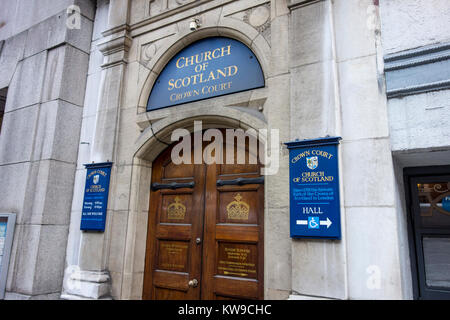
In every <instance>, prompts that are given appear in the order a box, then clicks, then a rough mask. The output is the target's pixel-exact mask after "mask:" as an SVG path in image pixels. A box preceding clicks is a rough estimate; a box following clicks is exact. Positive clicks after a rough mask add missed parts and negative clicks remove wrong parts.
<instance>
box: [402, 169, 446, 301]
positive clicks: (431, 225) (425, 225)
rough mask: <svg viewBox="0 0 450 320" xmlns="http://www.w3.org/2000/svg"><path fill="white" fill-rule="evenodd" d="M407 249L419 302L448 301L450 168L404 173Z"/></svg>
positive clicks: (409, 170)
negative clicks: (407, 227)
mask: <svg viewBox="0 0 450 320" xmlns="http://www.w3.org/2000/svg"><path fill="white" fill-rule="evenodd" d="M405 175H406V179H407V182H408V189H409V194H408V196H407V199H408V203H409V205H408V207H409V208H410V212H409V214H410V216H409V217H410V218H409V224H410V249H411V260H412V262H413V263H412V270H413V275H414V276H413V281H414V282H415V296H416V298H419V299H449V298H450V268H449V266H450V167H449V166H444V167H428V168H408V169H405Z"/></svg>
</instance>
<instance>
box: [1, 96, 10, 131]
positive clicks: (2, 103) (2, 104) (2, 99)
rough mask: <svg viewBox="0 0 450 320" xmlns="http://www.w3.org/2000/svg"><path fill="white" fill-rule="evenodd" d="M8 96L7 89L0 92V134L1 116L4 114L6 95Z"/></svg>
mask: <svg viewBox="0 0 450 320" xmlns="http://www.w3.org/2000/svg"><path fill="white" fill-rule="evenodd" d="M7 94H8V88H4V89H1V90H0V132H1V131H2V123H3V114H4V113H5V105H6V95H7Z"/></svg>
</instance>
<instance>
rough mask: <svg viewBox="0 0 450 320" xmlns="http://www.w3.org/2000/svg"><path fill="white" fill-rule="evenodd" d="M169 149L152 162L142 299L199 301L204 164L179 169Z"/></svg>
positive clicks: (184, 165)
mask: <svg viewBox="0 0 450 320" xmlns="http://www.w3.org/2000/svg"><path fill="white" fill-rule="evenodd" d="M171 150H172V148H168V149H167V150H165V151H164V152H163V153H162V154H161V155H160V156H159V157H158V159H156V160H155V161H154V163H153V173H152V175H153V176H152V190H151V194H150V199H151V201H150V212H152V213H153V217H151V219H152V221H150V223H149V230H148V232H149V234H148V237H147V248H146V251H147V252H146V263H145V276H144V292H143V298H144V299H154V300H196V299H200V293H201V292H200V288H201V284H200V281H201V271H202V265H201V264H202V245H203V244H202V239H203V221H204V188H205V169H206V168H205V166H204V165H195V164H180V165H175V164H173V163H172V161H171V157H170V154H171Z"/></svg>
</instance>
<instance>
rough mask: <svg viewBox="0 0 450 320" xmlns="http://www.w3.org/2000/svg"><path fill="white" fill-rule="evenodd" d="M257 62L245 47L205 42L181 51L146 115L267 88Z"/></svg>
mask: <svg viewBox="0 0 450 320" xmlns="http://www.w3.org/2000/svg"><path fill="white" fill-rule="evenodd" d="M264 85H265V84H264V75H263V72H262V69H261V66H260V64H259V62H258V59H257V58H256V56H255V55H254V54H253V52H252V51H251V50H250V49H249V48H248V47H247V46H246V45H244V44H243V43H241V42H239V41H237V40H233V39H230V38H225V37H212V38H205V39H202V40H199V41H197V42H194V43H193V44H191V45H189V46H188V47H186V48H184V49H183V50H181V51H180V52H179V53H178V54H177V55H175V57H173V58H172V59H171V60H170V61H169V63H168V64H167V65H166V66H165V67H164V69H163V70H162V71H161V73H160V75H159V77H158V78H157V79H156V82H155V84H154V85H153V89H152V91H151V93H150V97H149V99H148V102H147V111H152V110H156V109H160V108H165V107H169V106H174V105H178V104H182V103H187V102H192V101H198V100H203V99H208V98H212V97H217V96H221V95H225V94H230V93H235V92H240V91H245V90H250V89H255V88H260V87H264Z"/></svg>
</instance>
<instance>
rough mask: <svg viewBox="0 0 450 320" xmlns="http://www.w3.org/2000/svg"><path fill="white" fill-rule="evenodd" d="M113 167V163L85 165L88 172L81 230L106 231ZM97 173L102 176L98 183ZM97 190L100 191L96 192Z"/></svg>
mask: <svg viewBox="0 0 450 320" xmlns="http://www.w3.org/2000/svg"><path fill="white" fill-rule="evenodd" d="M112 165H113V164H112V162H104V163H93V164H85V165H84V166H85V168H86V170H87V171H86V183H85V187H84V198H83V208H82V212H81V224H80V230H83V231H87V230H92V231H105V223H106V211H107V208H108V194H109V183H110V177H111V168H112ZM96 171H98V172H99V173H100V174H99V175H98V177H97V181H94V179H95V178H94V176H93V174H94V173H96ZM91 176H92V177H91ZM94 187H95V188H94ZM95 189H98V190H99V191H95ZM92 190H94V191H92Z"/></svg>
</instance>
